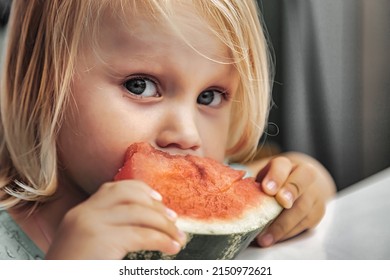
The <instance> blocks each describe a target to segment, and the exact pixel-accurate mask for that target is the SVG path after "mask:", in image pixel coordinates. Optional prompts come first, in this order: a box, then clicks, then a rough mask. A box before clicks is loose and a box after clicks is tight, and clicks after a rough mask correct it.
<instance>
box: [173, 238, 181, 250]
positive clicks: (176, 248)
mask: <svg viewBox="0 0 390 280" xmlns="http://www.w3.org/2000/svg"><path fill="white" fill-rule="evenodd" d="M172 247H173V250H174V252H179V251H180V250H181V246H180V244H179V242H177V241H175V240H172Z"/></svg>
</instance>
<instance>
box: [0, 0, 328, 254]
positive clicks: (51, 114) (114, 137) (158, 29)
mask: <svg viewBox="0 0 390 280" xmlns="http://www.w3.org/2000/svg"><path fill="white" fill-rule="evenodd" d="M8 28H9V29H8V42H7V47H6V55H5V57H4V67H3V69H2V80H1V101H0V102H1V126H0V141H1V145H0V167H1V168H0V191H1V196H0V199H1V200H0V206H1V207H2V209H3V211H1V212H0V219H1V221H0V229H1V230H3V231H5V232H7V233H8V234H9V233H10V232H12V233H16V235H17V236H18V239H17V240H16V241H17V242H15V243H5V242H3V241H1V243H2V247H0V250H3V251H0V257H4V258H6V257H7V256H8V257H13V258H33V257H41V258H43V257H46V258H48V259H121V258H123V257H124V255H125V254H126V253H127V252H130V251H137V250H160V251H163V252H165V253H169V254H174V253H177V252H178V251H179V250H180V246H181V245H183V244H184V242H185V235H184V233H182V232H181V231H180V230H179V229H177V228H176V226H175V218H176V214H175V213H174V212H173V211H172V210H170V209H167V208H166V207H165V206H164V205H163V204H162V203H161V196H160V195H159V194H158V193H156V192H155V191H153V190H152V189H151V188H150V187H149V186H147V185H146V184H145V183H143V182H140V181H133V180H127V181H119V182H113V181H112V178H113V177H114V175H115V174H116V172H117V170H118V169H119V168H120V166H121V165H122V163H123V158H124V153H125V151H126V148H127V147H128V146H129V145H130V144H131V143H133V142H140V141H144V142H149V143H151V144H152V145H153V146H155V147H156V148H158V149H161V150H164V151H167V152H170V153H174V154H194V155H199V156H205V157H210V158H213V159H216V160H218V161H220V162H223V161H225V162H239V163H245V162H248V160H249V159H251V158H252V157H253V155H254V154H255V152H256V149H257V144H258V141H259V138H260V136H261V134H262V133H263V128H264V126H265V124H266V117H267V113H268V109H269V104H270V84H271V79H270V76H271V75H270V70H269V68H270V65H269V57H268V53H267V43H266V40H265V37H264V32H263V30H262V28H261V25H260V22H259V19H258V14H257V7H256V4H255V1H241V0H215V1H209V0H196V1H190V0H188V1H158V0H150V1H147V0H143V1H136V0H129V1H124V0H123V1H119V0H118V1H109V0H99V1H95V0H85V1H84V0H83V1H79V0H67V1H60V0H51V1H18V0H16V1H14V3H13V7H12V10H11V16H10V22H9V26H8ZM248 168H250V170H252V173H253V174H254V175H256V174H258V175H257V180H258V181H259V182H261V184H262V186H263V188H264V191H265V192H267V193H268V194H269V195H272V196H275V197H276V199H277V200H278V201H279V203H280V204H281V205H282V206H283V207H284V208H286V209H285V210H284V211H283V213H282V214H281V215H280V216H279V218H278V219H277V220H275V222H274V223H273V224H272V225H271V226H270V227H269V228H268V230H267V232H266V233H264V234H263V235H262V236H259V237H258V239H257V240H258V242H259V244H260V245H262V246H270V245H272V244H273V243H275V242H278V241H280V240H284V239H286V238H290V237H292V236H294V235H296V234H298V233H300V232H302V231H304V230H306V229H309V228H312V227H314V226H315V225H316V224H317V223H318V222H319V221H320V219H321V217H322V215H323V213H324V208H325V203H326V200H327V199H328V198H329V197H330V196H331V194H332V193H333V192H334V184H333V181H332V179H331V177H330V176H329V174H328V173H327V171H326V170H325V169H324V168H323V167H322V166H321V165H320V164H319V163H318V162H316V161H315V160H314V159H311V158H309V157H306V156H305V155H302V154H286V155H281V156H278V157H274V158H271V159H262V160H259V161H256V162H252V163H250V164H248ZM2 236H5V235H2ZM2 238H3V237H2ZM9 239H12V238H11V237H10V238H9ZM14 239H15V238H14ZM14 239H12V240H13V241H15V240H14ZM7 242H8V241H7ZM9 244H14V245H9ZM1 248H2V249H1ZM5 252H6V253H5Z"/></svg>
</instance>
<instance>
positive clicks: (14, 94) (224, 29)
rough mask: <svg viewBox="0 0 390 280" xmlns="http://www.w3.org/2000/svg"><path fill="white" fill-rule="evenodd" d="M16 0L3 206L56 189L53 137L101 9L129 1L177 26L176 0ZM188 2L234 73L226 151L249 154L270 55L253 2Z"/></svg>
mask: <svg viewBox="0 0 390 280" xmlns="http://www.w3.org/2000/svg"><path fill="white" fill-rule="evenodd" d="M188 1H190V0H188ZM188 1H187V2H188ZM13 2H14V3H13V6H12V9H11V16H10V22H9V27H8V28H9V29H8V41H7V46H6V50H7V51H6V54H5V57H4V67H3V69H2V79H1V84H0V86H1V87H0V106H1V115H0V118H1V119H0V190H1V191H2V194H1V195H0V207H2V208H10V207H13V206H15V205H23V204H25V203H27V202H28V201H35V202H40V201H44V200H45V199H46V198H48V197H50V196H51V195H53V194H54V193H55V190H56V188H57V172H58V171H57V168H58V163H57V149H56V138H57V134H58V131H59V129H60V127H61V122H62V118H63V112H64V109H65V108H66V106H67V103H68V101H69V96H70V94H69V93H70V88H71V84H72V78H73V76H74V65H75V63H76V59H77V56H78V55H79V54H80V49H81V47H84V48H85V44H88V45H87V47H89V48H92V51H93V50H94V47H95V46H96V45H95V44H94V39H95V38H96V37H97V36H96V34H97V33H98V32H99V23H100V21H101V18H102V15H103V14H104V13H105V12H114V11H115V9H117V8H118V7H119V8H121V9H122V11H123V12H124V11H125V10H126V9H125V7H126V8H127V7H128V5H129V4H130V5H131V8H132V9H139V8H140V7H144V9H143V11H147V12H148V13H150V14H151V16H153V17H156V18H159V19H165V20H167V21H168V22H169V23H170V24H171V26H172V27H173V28H175V29H178V30H179V29H180V28H177V27H174V26H177V25H175V24H174V22H172V21H170V16H169V15H170V13H171V12H172V11H173V10H174V6H175V5H176V4H177V2H178V0H175V1H173V0H172V1H169V0H165V1H162V0H143V1H136V0H132V1H125V0H122V1H109V0H100V1H97V0H83V1H79V0H68V1H61V0H50V1H36V0H31V1H19V0H15V1H13ZM173 2H175V3H173ZM190 2H191V3H192V5H193V6H194V7H195V8H196V9H197V11H198V14H199V16H200V17H203V18H204V19H205V21H206V22H208V23H209V26H210V29H211V30H212V32H214V34H215V35H216V36H217V37H218V38H219V39H220V40H221V41H222V42H223V43H224V44H225V45H226V46H227V47H228V48H229V49H230V51H231V54H232V58H233V62H232V63H234V65H235V67H236V69H237V71H238V73H239V76H240V85H239V90H238V93H237V95H236V96H237V98H236V99H235V100H234V101H233V109H232V110H233V112H232V114H231V125H230V137H231V138H230V139H229V143H228V150H227V152H226V155H227V157H228V158H229V160H231V161H235V162H238V161H246V160H248V159H250V158H251V157H252V156H253V155H254V153H255V152H256V148H257V145H258V141H259V139H260V136H261V134H262V133H263V130H264V127H265V124H266V118H267V115H268V109H269V104H270V97H269V95H270V81H271V79H270V75H271V71H270V70H269V69H270V63H269V62H270V60H269V55H268V51H267V43H266V39H265V36H264V30H263V29H262V26H261V22H260V20H259V13H258V8H257V5H256V2H255V1H247V0H245V1H242V0H192V1H190ZM127 11H128V9H127ZM179 31H180V30H179Z"/></svg>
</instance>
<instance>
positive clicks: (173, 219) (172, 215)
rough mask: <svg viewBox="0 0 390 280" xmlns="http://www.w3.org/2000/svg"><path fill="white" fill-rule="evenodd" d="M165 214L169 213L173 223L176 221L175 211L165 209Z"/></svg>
mask: <svg viewBox="0 0 390 280" xmlns="http://www.w3.org/2000/svg"><path fill="white" fill-rule="evenodd" d="M165 212H166V213H167V215H168V218H169V219H171V220H172V221H175V220H176V218H177V214H176V212H175V211H173V210H172V209H170V208H165Z"/></svg>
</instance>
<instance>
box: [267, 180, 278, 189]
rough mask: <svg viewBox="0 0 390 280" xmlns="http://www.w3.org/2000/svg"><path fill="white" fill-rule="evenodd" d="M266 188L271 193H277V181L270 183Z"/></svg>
mask: <svg viewBox="0 0 390 280" xmlns="http://www.w3.org/2000/svg"><path fill="white" fill-rule="evenodd" d="M265 187H266V188H267V189H268V190H269V191H271V192H276V182H275V181H272V180H270V181H268V182H267V183H266V185H265Z"/></svg>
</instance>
